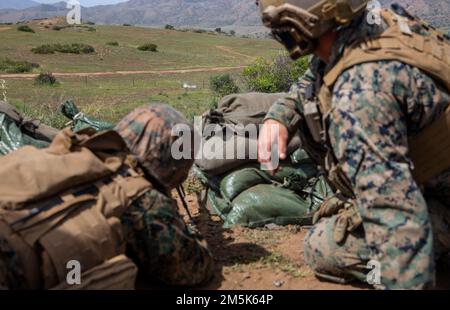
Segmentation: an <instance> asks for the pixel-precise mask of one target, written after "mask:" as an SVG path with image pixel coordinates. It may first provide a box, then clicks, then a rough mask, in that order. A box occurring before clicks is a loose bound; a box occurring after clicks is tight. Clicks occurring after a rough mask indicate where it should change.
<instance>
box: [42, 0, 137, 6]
mask: <svg viewBox="0 0 450 310" xmlns="http://www.w3.org/2000/svg"><path fill="white" fill-rule="evenodd" d="M34 1H35V2H40V3H55V2H61V1H64V0H34ZM79 1H80V3H81V5H83V6H94V5H102V4H115V3H119V2H126V1H128V0H79Z"/></svg>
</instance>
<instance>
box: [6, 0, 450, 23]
mask: <svg viewBox="0 0 450 310" xmlns="http://www.w3.org/2000/svg"><path fill="white" fill-rule="evenodd" d="M3 1H5V0H3ZM6 1H17V0H6ZM25 1H28V0H25ZM394 2H397V3H399V4H401V5H403V6H405V7H406V8H408V9H409V10H411V11H412V12H413V13H416V14H418V15H419V16H421V17H423V18H424V19H427V20H428V21H429V22H430V23H431V24H433V25H434V26H436V27H444V26H447V27H448V26H450V2H449V1H448V0H396V1H392V0H381V3H382V4H383V5H384V6H387V5H390V4H392V3H394ZM67 11H68V10H67V8H66V3H65V2H60V3H56V4H52V5H38V6H36V7H31V8H26V9H23V10H0V22H17V21H22V20H31V19H36V18H48V17H54V16H64V15H66V14H67ZM82 16H83V19H84V20H90V21H95V22H97V23H100V24H119V25H120V24H134V25H145V26H157V27H159V26H164V25H165V24H171V25H174V26H177V27H200V28H213V27H224V26H261V21H260V17H259V13H258V9H257V8H256V6H255V0H227V1H223V0H130V1H128V2H124V3H119V4H115V5H102V6H95V7H90V8H85V7H83V8H82Z"/></svg>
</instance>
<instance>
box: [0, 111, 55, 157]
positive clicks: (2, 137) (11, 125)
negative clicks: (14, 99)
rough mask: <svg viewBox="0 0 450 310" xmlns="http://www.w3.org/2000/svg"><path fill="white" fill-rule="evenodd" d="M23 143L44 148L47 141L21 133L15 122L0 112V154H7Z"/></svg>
mask: <svg viewBox="0 0 450 310" xmlns="http://www.w3.org/2000/svg"><path fill="white" fill-rule="evenodd" d="M24 145H33V146H35V147H37V148H44V147H47V146H48V145H49V143H48V142H47V141H41V140H37V139H34V138H33V137H31V136H28V135H26V134H25V133H22V131H21V130H20V128H19V127H18V126H17V124H16V123H15V122H14V121H13V120H12V119H11V118H10V117H8V116H7V115H6V114H3V113H0V155H6V154H9V153H11V152H13V151H15V150H17V149H19V148H21V147H22V146H24Z"/></svg>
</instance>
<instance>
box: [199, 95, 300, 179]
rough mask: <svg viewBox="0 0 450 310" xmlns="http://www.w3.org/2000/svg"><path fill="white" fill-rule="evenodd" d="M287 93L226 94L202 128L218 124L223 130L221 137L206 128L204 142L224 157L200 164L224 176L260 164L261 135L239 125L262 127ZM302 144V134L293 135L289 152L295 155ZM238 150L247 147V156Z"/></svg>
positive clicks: (211, 111)
mask: <svg viewBox="0 0 450 310" xmlns="http://www.w3.org/2000/svg"><path fill="white" fill-rule="evenodd" d="M284 96H285V94H284V93H279V94H264V93H246V94H234V95H229V96H226V97H224V98H223V99H222V100H221V101H220V102H219V105H218V108H217V109H216V110H210V111H208V112H207V113H205V114H204V115H203V128H202V129H203V130H204V129H205V128H206V127H207V126H211V125H217V126H218V128H219V131H218V132H219V133H220V135H218V136H217V135H214V136H208V134H209V133H208V132H207V131H205V130H204V131H203V135H202V136H203V144H204V145H214V154H221V155H222V156H221V158H217V157H215V158H205V157H203V158H202V159H197V160H196V161H195V163H196V165H197V166H198V167H200V169H201V170H202V171H203V172H205V173H206V174H208V175H221V174H224V173H226V172H229V171H231V170H234V169H236V168H238V167H241V166H243V165H246V164H249V163H256V162H257V147H256V146H257V137H248V136H245V134H244V133H243V132H241V131H239V130H237V129H236V126H235V125H242V126H248V125H255V126H256V128H257V129H258V130H259V125H261V124H262V123H263V121H264V118H265V116H266V114H267V112H268V111H269V109H270V107H271V106H272V104H273V103H274V102H275V101H277V100H278V99H279V98H282V97H284ZM227 134H228V137H227ZM257 134H258V132H257ZM300 146H301V141H300V137H299V135H293V137H292V139H291V140H290V141H289V145H288V153H289V154H291V153H292V152H294V151H295V150H297V149H298V148H299V147H300ZM208 149H209V148H208ZM237 149H240V150H245V153H244V154H245V156H244V158H241V159H238V156H237V153H236V150H237ZM250 149H251V150H252V151H253V152H252V153H251V152H250Z"/></svg>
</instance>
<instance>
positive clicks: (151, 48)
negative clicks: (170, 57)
mask: <svg viewBox="0 0 450 310" xmlns="http://www.w3.org/2000/svg"><path fill="white" fill-rule="evenodd" d="M138 50H140V51H144V52H157V51H158V45H156V44H153V43H145V44H142V45H139V46H138Z"/></svg>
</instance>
